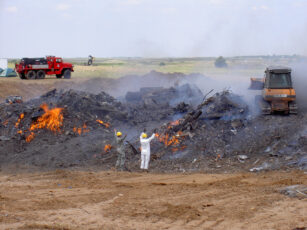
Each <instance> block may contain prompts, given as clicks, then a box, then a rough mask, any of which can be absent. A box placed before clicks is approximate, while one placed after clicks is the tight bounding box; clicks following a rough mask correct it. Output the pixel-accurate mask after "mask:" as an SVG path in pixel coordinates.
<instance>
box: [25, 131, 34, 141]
mask: <svg viewBox="0 0 307 230" xmlns="http://www.w3.org/2000/svg"><path fill="white" fill-rule="evenodd" d="M34 136H35V134H34V132H31V133H30V134H29V135H28V136H27V137H26V142H31V141H32V140H33V139H34Z"/></svg>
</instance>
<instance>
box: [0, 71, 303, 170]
mask: <svg viewBox="0 0 307 230" xmlns="http://www.w3.org/2000/svg"><path fill="white" fill-rule="evenodd" d="M155 74H157V73H155ZM180 77H182V76H180ZM180 77H179V79H180ZM175 82H176V84H175V85H173V86H171V87H156V86H155V87H143V88H140V89H139V90H137V91H131V92H127V93H126V95H125V97H120V98H119V99H116V98H114V97H112V96H110V95H109V94H107V93H105V92H103V91H102V92H100V93H98V94H92V93H88V92H83V91H78V90H72V89H71V90H56V89H54V90H51V91H49V92H47V93H45V94H44V95H42V96H40V97H38V98H35V99H31V100H28V101H26V102H21V103H2V104H1V105H0V119H1V120H0V121H1V125H0V151H1V155H0V160H1V161H0V162H1V167H3V168H5V167H7V166H8V165H17V166H18V165H27V166H30V167H32V166H34V167H39V168H44V169H53V168H67V167H76V166H78V167H85V166H89V165H92V166H95V167H97V168H101V169H110V168H112V167H113V166H114V164H115V161H116V148H113V146H114V136H113V135H114V134H113V133H114V132H113V130H114V129H117V130H121V131H122V132H123V133H124V134H127V141H128V142H127V144H126V153H127V162H126V168H127V170H129V171H135V170H137V169H138V167H139V158H140V154H139V153H140V144H139V135H140V133H141V132H142V131H143V130H144V128H146V130H147V132H148V133H149V134H151V133H153V132H155V133H156V138H155V140H154V141H153V142H152V145H151V148H152V161H151V166H150V168H151V170H152V171H156V172H168V171H182V172H185V171H193V172H194V171H210V172H212V171H217V172H219V171H222V172H224V171H248V170H250V171H253V170H254V171H257V170H258V171H261V170H267V169H280V168H302V169H305V168H306V165H307V163H306V141H307V133H306V115H305V113H304V112H301V113H300V114H298V115H297V116H292V115H290V116H284V115H275V116H266V117H264V116H262V115H258V114H255V113H254V112H252V111H251V109H250V105H248V104H247V103H246V102H245V101H244V98H242V97H241V96H239V95H236V94H234V93H233V92H231V91H229V90H223V91H220V92H215V91H214V92H210V93H209V94H208V95H204V94H207V93H208V92H202V91H201V90H200V89H199V88H198V87H197V86H195V85H194V84H193V83H190V84H187V83H181V82H180V81H178V77H177V78H176V81H175Z"/></svg>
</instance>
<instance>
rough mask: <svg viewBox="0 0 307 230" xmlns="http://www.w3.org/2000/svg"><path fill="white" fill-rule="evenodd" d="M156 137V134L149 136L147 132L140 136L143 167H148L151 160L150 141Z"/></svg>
mask: <svg viewBox="0 0 307 230" xmlns="http://www.w3.org/2000/svg"><path fill="white" fill-rule="evenodd" d="M154 138H155V134H152V136H151V137H149V138H147V134H146V133H142V134H141V136H140V142H141V169H146V170H147V169H148V164H149V160H150V142H151V140H152V139H154Z"/></svg>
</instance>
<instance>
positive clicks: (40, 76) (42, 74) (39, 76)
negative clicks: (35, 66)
mask: <svg viewBox="0 0 307 230" xmlns="http://www.w3.org/2000/svg"><path fill="white" fill-rule="evenodd" d="M45 76H46V73H45V71H44V70H39V71H38V72H37V73H36V78H37V79H44V78H45Z"/></svg>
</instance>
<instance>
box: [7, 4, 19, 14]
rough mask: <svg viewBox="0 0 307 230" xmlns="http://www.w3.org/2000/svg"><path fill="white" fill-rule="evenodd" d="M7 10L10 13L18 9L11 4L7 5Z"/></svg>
mask: <svg viewBox="0 0 307 230" xmlns="http://www.w3.org/2000/svg"><path fill="white" fill-rule="evenodd" d="M5 10H6V11H7V12H9V13H16V12H17V11H18V9H17V7H16V6H9V7H6V8H5Z"/></svg>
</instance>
